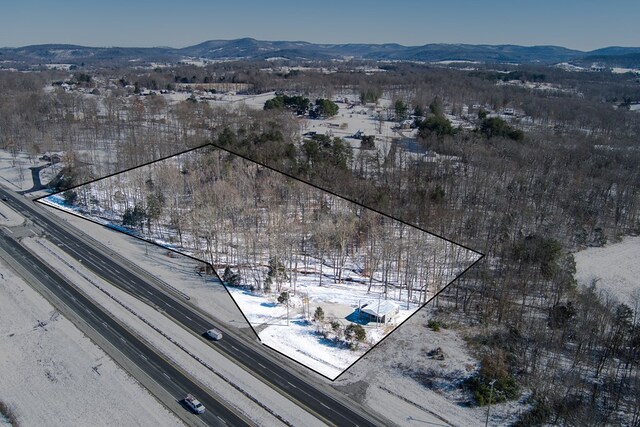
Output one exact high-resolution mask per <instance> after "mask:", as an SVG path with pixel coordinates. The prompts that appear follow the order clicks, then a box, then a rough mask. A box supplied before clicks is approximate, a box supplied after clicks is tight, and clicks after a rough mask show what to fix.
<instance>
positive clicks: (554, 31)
mask: <svg viewBox="0 0 640 427" xmlns="http://www.w3.org/2000/svg"><path fill="white" fill-rule="evenodd" d="M2 3H3V4H2V7H1V8H0V46H2V47H17V46H25V45H29V44H43V43H72V44H80V45H87V46H171V47H185V46H189V45H192V44H197V43H200V42H202V41H205V40H213V39H234V38H240V37H253V38H256V39H260V40H304V41H309V42H313V43H400V44H404V45H423V44H427V43H470V44H520V45H527V46H530V45H549V44H552V45H558V46H565V47H569V48H573V49H580V50H592V49H597V48H601V47H605V46H640V26H639V24H638V22H639V21H638V20H639V18H640V0H613V1H611V2H606V1H602V0H598V1H595V0H577V1H576V0H571V1H567V0H553V1H552V0H536V1H532V0H528V1H522V0H510V1H503V0H483V1H478V0H475V1H467V0H446V1H445V0H439V1H430V0H413V1H411V0H387V1H384V2H382V1H378V0H341V1H336V0H318V1H304V0H297V1H289V0H282V1H280V0H263V1H252V0H234V1H233V0H232V1H229V0H227V1H222V2H220V1H215V0H191V1H189V2H182V1H177V0H173V1H168V0H153V1H147V0H142V1H140V0H129V1H123V0H110V1H100V2H97V1H93V0H48V1H47V0H21V1H8V0H7V1H5V0H3V1H2Z"/></svg>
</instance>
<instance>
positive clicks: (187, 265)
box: [49, 209, 249, 328]
mask: <svg viewBox="0 0 640 427" xmlns="http://www.w3.org/2000/svg"><path fill="white" fill-rule="evenodd" d="M49 211H50V212H51V213H53V214H54V215H57V216H58V217H60V218H61V219H63V220H64V221H66V222H68V223H69V224H71V225H72V226H74V227H76V228H78V229H80V230H82V231H83V232H84V233H86V234H88V235H89V236H92V237H93V238H94V239H96V240H97V241H99V242H102V244H103V245H105V246H106V247H108V248H109V249H111V250H112V251H113V252H114V253H118V254H119V255H121V256H123V257H124V258H126V259H127V260H129V261H130V262H132V263H134V264H136V265H138V266H140V267H142V268H143V269H145V270H147V271H150V272H153V275H154V276H156V277H157V278H159V279H160V280H162V281H164V282H165V283H168V284H170V285H171V286H173V287H175V288H177V289H178V290H179V291H180V292H182V293H185V294H187V295H188V296H189V297H190V299H189V302H190V303H192V304H195V305H196V306H198V307H199V308H201V309H203V310H204V311H206V312H208V313H211V314H212V315H213V317H215V318H216V319H218V320H220V321H222V322H224V323H227V324H229V325H233V326H235V327H237V328H243V327H246V328H248V327H249V324H248V323H247V321H246V320H245V318H244V316H243V315H242V313H241V312H240V310H239V309H238V308H237V306H236V304H235V303H234V301H233V299H231V296H229V293H228V292H227V290H226V289H225V288H224V286H222V284H221V283H220V282H218V281H217V280H213V279H214V278H213V277H211V276H203V275H199V274H198V273H196V268H197V267H198V266H200V265H202V263H201V262H198V261H196V260H194V259H192V258H189V257H187V256H184V255H180V254H176V253H174V252H170V251H168V250H167V249H165V248H162V247H159V246H156V245H153V244H150V243H145V242H143V241H141V240H138V239H135V238H132V237H131V236H128V235H126V234H123V233H120V232H118V231H115V230H112V229H109V228H106V227H104V226H102V225H99V224H96V223H93V222H91V221H89V220H87V219H84V218H80V217H77V216H75V215H69V214H68V213H67V212H64V211H60V210H58V209H49Z"/></svg>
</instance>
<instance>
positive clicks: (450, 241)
mask: <svg viewBox="0 0 640 427" xmlns="http://www.w3.org/2000/svg"><path fill="white" fill-rule="evenodd" d="M207 147H213V148H215V149H218V150H221V151H224V152H227V153H229V154H232V155H234V156H236V157H239V158H241V159H243V160H245V161H247V162H250V163H253V164H255V165H258V166H261V167H264V168H266V169H268V170H270V171H272V172H275V173H278V174H280V175H283V176H285V177H287V178H290V179H293V180H295V181H299V182H301V183H303V184H306V185H309V186H311V187H313V188H315V189H317V190H320V191H323V192H325V193H327V194H330V195H332V196H334V197H337V198H339V199H342V200H344V201H347V202H349V203H353V204H354V205H356V206H359V207H361V208H363V209H368V210H370V211H372V212H375V213H377V214H379V215H382V216H383V217H386V218H388V219H391V220H394V221H397V222H399V223H401V224H404V225H406V226H408V227H411V228H414V229H416V230H419V231H421V232H423V233H426V234H429V235H431V236H434V237H437V238H439V239H441V240H444V241H446V242H448V243H451V244H453V245H456V246H458V247H461V248H463V249H466V250H467V251H470V252H473V253H475V254H477V255H479V258H478V259H476V260H475V261H474V262H473V263H472V264H470V265H469V266H468V267H467V268H465V269H464V270H463V271H462V272H460V273H459V274H458V275H457V276H456V277H454V278H453V279H452V280H451V281H450V282H449V283H447V284H446V285H445V286H444V287H443V288H442V289H441V290H440V291H438V292H437V293H436V294H435V295H433V296H432V297H431V298H429V300H428V301H426V302H425V303H424V304H422V305H421V306H420V307H418V308H417V309H416V310H415V311H414V312H413V313H412V314H411V315H410V316H409V317H407V318H406V319H405V320H404V321H402V323H400V324H399V325H397V326H396V327H395V328H394V329H393V330H392V331H391V332H389V333H388V334H387V335H385V336H384V337H383V338H382V339H381V340H380V341H378V342H377V343H376V344H374V345H373V346H372V347H371V348H370V349H369V350H367V351H366V352H365V353H364V354H362V355H361V356H360V357H358V358H357V359H356V360H355V361H354V362H352V363H351V364H350V365H349V366H348V367H346V368H345V369H344V370H342V372H341V373H340V374H338V376H336V377H335V378H331V377H328V376H327V375H325V374H323V373H321V372H319V371H317V370H315V369H313V368H311V367H310V366H308V365H305V364H304V363H302V362H300V361H299V360H296V359H294V358H293V357H291V356H289V355H287V354H285V353H282V352H281V351H279V350H277V349H275V348H273V347H271V346H269V345H268V344H265V343H264V342H263V341H262V339H261V338H260V335H258V332H257V331H256V330H255V328H254V327H253V325H252V324H251V322H250V321H249V319H248V318H247V316H246V315H245V313H244V311H243V310H242V309H241V308H240V306H239V305H238V303H237V301H236V300H235V298H234V297H233V295H232V293H231V292H230V291H229V288H228V287H227V285H226V284H225V283H224V281H223V280H222V278H221V277H220V275H219V274H218V272H217V270H216V269H215V267H214V266H213V265H212V264H211V263H210V262H208V261H204V260H202V259H200V258H196V257H194V256H191V255H187V254H185V253H184V252H180V251H178V250H177V249H173V248H168V247H166V246H164V245H161V244H159V243H157V242H155V241H153V240H147V239H145V238H144V237H140V236H137V235H135V234H129V233H125V232H123V231H120V230H117V229H114V228H111V227H108V226H106V225H104V224H101V223H99V222H97V221H95V220H93V219H91V218H87V217H84V216H82V215H79V214H76V213H75V212H71V211H68V210H65V209H62V208H59V207H57V206H55V205H51V204H48V203H45V202H43V201H41V200H42V199H46V198H47V197H50V196H54V195H57V194H60V193H63V192H64V191H67V190H72V189H74V188H79V187H83V186H85V185H88V184H92V183H94V182H97V181H101V180H104V179H107V178H111V177H113V176H115V175H120V174H123V173H126V172H129V171H132V170H134V169H139V168H142V167H145V166H150V165H152V164H153V163H157V162H161V161H164V160H168V159H170V158H172V157H177V156H180V155H183V154H188V153H191V152H194V151H196V150H200V149H204V148H207ZM67 190H64V191H59V192H56V193H52V194H49V195H46V196H42V197H39V198H37V199H35V200H34V202H38V203H41V204H43V205H46V206H49V207H51V208H54V209H57V210H59V211H61V212H65V213H67V214H70V215H73V216H76V217H78V218H81V219H83V220H85V221H89V222H92V223H94V224H96V225H99V226H102V227H105V228H109V229H110V230H113V231H117V232H119V233H122V234H125V235H128V236H130V237H133V238H135V239H138V240H141V241H143V242H145V243H151V244H153V245H155V246H157V247H159V248H162V249H164V250H169V251H171V252H174V253H176V254H178V255H181V256H184V257H187V258H190V259H192V260H194V261H197V262H200V263H204V264H206V265H208V266H209V267H210V268H211V271H212V272H213V274H214V275H215V277H216V278H217V279H218V280H219V281H220V283H222V286H224V288H225V290H226V291H227V294H228V295H229V297H230V298H231V300H232V301H233V302H234V304H235V305H236V307H237V308H238V311H240V313H241V314H242V317H243V318H244V319H245V321H246V322H247V325H249V327H250V328H251V330H252V331H253V333H254V335H255V336H256V338H257V339H258V340H259V341H260V342H261V343H262V344H263V345H264V346H265V347H267V348H269V349H270V350H271V351H274V352H276V353H278V354H279V355H281V356H283V357H285V358H287V359H289V360H291V361H293V362H295V363H297V364H298V365H300V366H303V367H304V368H305V369H309V370H311V371H313V372H315V373H316V374H318V375H320V376H322V377H324V378H326V379H328V380H329V381H331V382H334V381H336V380H337V379H338V378H340V377H341V376H342V375H343V374H344V373H345V372H347V371H348V370H349V369H350V368H351V367H352V366H354V365H355V364H356V363H358V362H359V361H360V360H362V358H364V357H365V356H366V355H367V354H369V353H370V352H371V351H372V350H374V349H375V348H376V347H377V346H378V345H379V344H380V343H382V342H383V341H384V340H385V339H387V337H389V336H390V335H391V334H393V333H394V332H395V331H396V330H398V329H399V328H400V327H401V326H402V325H403V324H405V323H406V322H407V321H408V320H409V319H411V318H412V317H413V316H415V315H416V314H417V313H418V312H419V311H420V310H422V309H423V308H424V307H426V306H427V305H428V304H429V303H430V302H431V301H433V300H434V299H435V298H436V297H438V296H439V295H440V294H441V293H442V292H444V291H445V290H446V289H447V288H448V287H449V286H451V285H452V284H453V283H454V282H455V281H456V280H458V279H459V278H460V277H461V276H462V275H463V274H465V273H466V272H467V271H468V270H469V269H471V268H472V267H473V266H475V265H476V264H477V263H478V262H480V261H481V260H482V259H483V258H484V257H485V254H483V253H481V252H479V251H476V250H474V249H471V248H469V247H468V246H465V245H462V244H459V243H457V242H454V241H452V240H450V239H448V238H446V237H443V236H441V235H439V234H436V233H432V232H430V231H427V230H424V229H422V228H420V227H418V226H416V225H414V224H409V223H407V222H406V221H403V220H401V219H398V218H395V217H393V216H391V215H389V214H386V213H384V212H381V211H379V210H377V209H373V208H370V207H368V206H365V205H363V204H362V203H359V202H356V201H354V200H351V199H349V198H347V197H344V196H341V195H339V194H337V193H335V192H333V191H330V190H327V189H324V188H322V187H319V186H318V185H315V184H312V183H310V182H308V181H306V180H303V179H300V178H297V177H295V176H292V175H290V174H288V173H285V172H282V171H280V170H277V169H275V168H273V167H271V166H268V165H266V164H264V163H261V162H257V161H255V160H252V159H250V158H248V157H246V156H244V155H242V154H238V153H236V152H234V151H232V150H229V149H227V148H224V147H220V146H219V145H216V144H214V143H207V144H204V145H201V146H198V147H195V148H191V149H188V150H185V151H181V152H179V153H175V154H172V155H169V156H166V157H163V158H160V159H157V160H152V161H149V162H147V163H144V164H142V165H139V166H134V167H131V168H129V169H125V170H123V171H120V172H115V173H112V174H109V175H106V176H104V177H101V178H96V179H93V180H91V181H88V182H86V183H83V184H79V185H76V186H73V187H70V188H68V189H67ZM205 274H206V273H205Z"/></svg>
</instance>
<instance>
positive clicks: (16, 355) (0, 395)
mask: <svg viewBox="0 0 640 427" xmlns="http://www.w3.org/2000/svg"><path fill="white" fill-rule="evenodd" d="M0 313H2V315H0V400H2V401H4V402H5V403H7V404H8V405H10V406H11V407H12V408H13V409H14V412H15V413H16V415H17V418H18V421H19V422H20V423H21V425H24V426H47V425H54V424H55V425H60V426H86V425H87V420H91V425H92V426H114V425H137V426H149V427H153V426H158V425H162V426H174V425H176V426H177V425H182V423H181V422H180V421H179V420H178V419H177V418H175V417H174V416H173V414H171V413H170V412H169V411H167V410H166V409H165V408H164V407H163V406H162V405H160V403H158V402H157V401H156V400H155V399H154V398H153V397H152V396H151V395H150V394H149V393H148V392H147V391H146V390H145V389H144V388H142V387H141V386H140V385H139V384H138V383H137V382H136V381H135V380H134V379H133V378H131V377H130V376H129V375H128V374H127V373H126V372H124V371H123V370H122V369H120V367H118V366H117V365H116V364H115V363H114V362H113V361H112V360H111V359H110V358H109V357H108V356H107V355H106V354H105V353H104V352H103V351H102V350H101V349H99V348H98V347H97V346H95V345H94V344H93V343H92V342H91V341H90V340H89V339H88V338H87V337H86V336H84V335H83V334H82V333H81V332H80V331H79V330H78V329H77V328H76V327H75V326H74V325H73V324H72V323H71V322H69V321H68V320H67V319H66V318H64V317H63V316H61V315H60V314H59V313H58V312H57V311H56V310H54V308H53V307H52V306H51V305H50V304H49V303H48V302H47V301H46V300H45V299H44V298H42V297H41V296H40V295H39V294H38V293H36V292H35V291H34V290H33V289H32V288H31V287H30V286H28V285H27V284H26V283H24V282H23V281H22V279H21V278H19V277H17V276H16V275H15V274H14V273H13V271H12V270H10V269H9V268H8V267H7V266H6V264H4V262H2V263H1V264H0ZM52 423H54V424H52ZM0 425H1V423H0Z"/></svg>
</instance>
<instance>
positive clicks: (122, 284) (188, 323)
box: [0, 188, 388, 426]
mask: <svg viewBox="0 0 640 427" xmlns="http://www.w3.org/2000/svg"><path fill="white" fill-rule="evenodd" d="M0 195H1V196H3V197H6V198H7V201H5V202H4V203H7V204H8V205H9V206H11V207H12V208H13V209H14V210H16V211H17V212H20V213H21V214H22V215H23V216H25V217H27V218H29V219H30V220H31V221H33V223H34V224H36V225H38V226H39V227H40V228H42V229H43V230H44V231H45V233H46V235H47V238H48V239H49V240H50V241H51V242H52V243H54V244H56V245H57V246H58V247H59V248H60V249H61V250H63V251H65V252H67V253H68V254H69V255H71V256H72V257H74V258H75V259H77V260H78V261H80V262H82V264H83V265H84V266H85V267H86V268H89V269H90V270H92V271H93V272H94V273H96V274H97V275H99V276H101V277H102V278H103V279H105V280H107V281H108V282H110V283H112V284H113V285H115V286H117V287H119V288H121V289H122V290H124V291H126V292H128V293H130V294H132V295H134V296H137V297H138V298H140V299H141V300H143V301H150V302H151V303H152V304H155V305H156V306H157V307H158V308H160V309H161V310H163V311H164V312H165V314H167V315H168V316H170V317H172V318H173V320H174V321H175V322H176V323H178V324H181V325H182V326H183V327H184V328H185V329H187V330H190V331H191V332H193V333H194V334H195V335H198V336H200V335H201V334H202V333H203V332H204V331H205V330H207V329H210V328H211V327H212V326H215V327H216V328H218V329H221V330H222V331H223V333H224V335H225V338H224V339H223V340H221V341H219V342H218V343H217V345H216V346H215V348H216V349H217V350H219V351H221V352H222V353H223V354H225V355H226V356H227V357H228V358H230V359H231V360H233V361H234V362H235V363H237V364H238V365H240V366H243V367H244V369H246V370H247V371H250V372H253V373H254V375H256V376H257V377H258V378H260V379H262V380H263V381H264V382H265V383H267V384H268V385H270V386H272V387H274V388H276V389H278V390H279V391H280V392H281V393H283V394H284V395H286V396H287V397H288V398H289V399H290V400H292V401H293V402H295V403H297V404H298V405H300V406H301V407H303V408H305V409H307V410H308V411H310V412H311V413H313V414H315V415H316V416H318V417H319V418H320V419H323V420H324V421H325V422H327V424H330V425H337V426H375V425H386V424H388V421H386V422H385V420H383V419H375V420H374V419H373V414H371V413H370V411H367V410H366V409H365V408H362V407H361V406H359V405H358V404H356V403H355V402H352V401H350V400H349V399H348V398H347V397H346V396H345V397H343V396H340V399H341V400H344V401H346V402H348V403H349V406H347V403H344V402H341V401H338V400H336V399H335V398H333V397H332V396H330V395H329V394H328V393H327V392H325V391H323V390H320V389H319V388H318V387H317V386H315V385H312V384H311V383H310V382H308V381H306V380H305V379H303V378H301V377H300V376H299V375H298V374H297V373H296V371H295V370H294V369H289V368H288V367H287V366H286V365H284V366H283V365H282V363H279V362H278V361H276V360H275V359H272V358H271V357H269V356H267V355H266V354H264V349H263V348H262V346H261V345H258V344H253V343H247V342H245V340H243V339H241V338H239V337H238V335H239V333H238V332H237V331H231V330H230V328H224V327H221V326H220V325H212V322H211V321H210V320H208V319H207V318H205V316H204V315H203V314H201V313H200V312H199V311H197V310H194V309H193V308H192V307H190V306H189V305H188V304H185V303H183V302H181V301H179V300H178V299H176V298H174V297H173V296H171V295H169V293H167V292H165V291H163V290H161V289H159V288H158V287H157V286H155V285H153V284H151V283H149V282H148V281H147V280H146V279H144V278H142V277H141V276H139V275H138V274H136V273H134V272H133V269H130V268H128V267H127V266H125V265H124V263H121V262H118V261H117V260H116V259H114V258H113V257H112V256H111V255H112V254H109V253H105V252H103V251H102V250H100V248H99V246H100V245H94V244H92V243H91V240H92V239H91V238H89V237H88V236H86V235H84V233H82V232H80V231H79V230H76V229H73V230H72V227H70V226H68V225H64V224H63V221H62V220H60V219H59V218H57V217H56V216H55V215H53V214H52V213H50V212H47V211H46V210H45V209H44V207H42V206H39V205H37V204H36V203H34V202H33V201H32V200H30V199H26V198H22V197H19V196H14V195H12V194H11V193H10V192H9V191H7V190H5V189H2V188H0ZM194 394H195V393H194ZM198 397H199V396H198ZM203 403H204V404H205V406H207V402H203Z"/></svg>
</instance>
